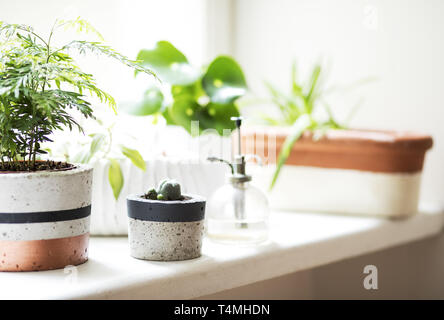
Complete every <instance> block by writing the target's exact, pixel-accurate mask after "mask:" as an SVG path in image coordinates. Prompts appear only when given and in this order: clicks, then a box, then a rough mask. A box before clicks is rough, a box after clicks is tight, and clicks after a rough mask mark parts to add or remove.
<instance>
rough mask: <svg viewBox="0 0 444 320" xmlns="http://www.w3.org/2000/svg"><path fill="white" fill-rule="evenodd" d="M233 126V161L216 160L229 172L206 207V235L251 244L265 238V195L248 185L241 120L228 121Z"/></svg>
mask: <svg viewBox="0 0 444 320" xmlns="http://www.w3.org/2000/svg"><path fill="white" fill-rule="evenodd" d="M231 120H234V121H235V123H236V127H237V136H238V146H237V147H238V152H237V155H236V156H235V157H234V160H233V162H229V161H227V160H224V159H219V158H216V157H210V158H208V160H209V161H220V162H223V163H225V164H227V165H228V166H229V168H230V170H231V174H230V175H229V176H228V181H227V183H226V184H225V185H224V186H222V187H221V188H219V189H218V190H216V191H215V192H214V194H213V195H212V196H211V197H210V200H209V202H208V205H207V236H208V237H209V238H210V239H212V240H214V241H217V242H223V243H229V244H242V243H244V244H254V243H259V242H262V241H265V240H267V239H268V216H269V207H268V200H267V197H266V195H265V194H264V193H263V192H262V191H261V190H259V189H258V188H256V187H254V186H252V185H251V184H250V182H251V179H252V177H251V176H250V175H247V174H246V171H245V166H246V160H245V155H242V152H241V133H240V127H241V124H242V118H240V117H235V118H231Z"/></svg>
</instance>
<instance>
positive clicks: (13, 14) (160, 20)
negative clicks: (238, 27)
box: [0, 0, 206, 100]
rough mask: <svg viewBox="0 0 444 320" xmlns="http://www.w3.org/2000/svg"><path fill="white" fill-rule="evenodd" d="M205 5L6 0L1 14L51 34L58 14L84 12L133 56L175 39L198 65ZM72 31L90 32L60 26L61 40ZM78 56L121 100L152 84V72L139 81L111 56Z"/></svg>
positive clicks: (193, 1) (0, 1)
mask: <svg viewBox="0 0 444 320" xmlns="http://www.w3.org/2000/svg"><path fill="white" fill-rule="evenodd" d="M204 10H205V6H204V0H188V1H181V0H163V1H156V0H125V1H121V0H94V1H90V0H76V1H72V0H39V1H34V0H14V1H10V0H0V20H4V21H6V22H8V23H23V24H28V25H31V26H33V27H34V28H35V29H36V30H38V31H39V32H42V33H43V34H47V33H48V32H49V30H50V28H51V26H52V24H53V22H54V21H55V19H60V18H62V19H75V18H77V17H78V16H81V17H82V18H84V19H86V20H88V21H89V22H90V23H91V24H92V25H93V26H94V27H95V28H96V29H98V30H99V31H100V32H101V34H102V35H103V37H104V38H105V42H106V44H108V45H110V46H112V47H113V48H115V49H116V50H118V51H120V52H121V53H123V54H125V55H127V56H128V57H130V58H132V59H135V58H136V56H137V53H138V52H139V50H140V49H143V48H149V47H151V46H153V45H154V44H155V43H156V41H158V40H169V41H171V42H172V43H173V44H174V45H176V46H177V47H178V48H179V49H180V50H182V51H183V52H184V53H185V54H186V55H187V56H188V58H189V59H190V60H191V61H192V62H193V63H196V64H198V65H199V64H201V63H202V62H203V61H202V60H203V55H204V51H205V50H204V49H205V48H204V43H205V38H206V33H205V28H204V24H205V19H204V16H203V13H204ZM68 36H73V37H76V38H83V37H85V36H84V35H82V34H80V35H76V34H72V33H69V32H68V33H64V32H60V33H59V34H57V35H56V40H57V39H58V40H59V43H65V42H66V41H68V40H70V39H69V38H68ZM95 40H97V39H95ZM78 62H79V63H80V64H81V66H82V67H83V68H84V69H85V71H87V72H90V73H92V74H94V75H95V76H96V78H97V81H98V83H99V85H100V86H101V87H102V88H104V89H105V90H106V91H108V92H110V93H112V94H113V96H114V97H115V98H117V99H118V100H130V99H131V98H133V95H135V94H137V93H140V92H139V89H140V88H144V87H145V86H146V81H147V80H146V78H145V79H143V81H138V82H136V81H134V73H133V71H132V70H130V69H129V68H127V67H124V66H122V65H120V64H118V63H113V61H109V60H108V59H103V58H100V59H97V58H96V57H94V56H93V57H87V58H79V59H78Z"/></svg>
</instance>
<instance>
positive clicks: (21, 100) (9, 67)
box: [0, 18, 154, 171]
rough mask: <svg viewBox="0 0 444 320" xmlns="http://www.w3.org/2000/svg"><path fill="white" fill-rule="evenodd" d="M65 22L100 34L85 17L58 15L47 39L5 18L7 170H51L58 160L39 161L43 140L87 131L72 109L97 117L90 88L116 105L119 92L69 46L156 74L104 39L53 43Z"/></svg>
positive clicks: (2, 99)
mask: <svg viewBox="0 0 444 320" xmlns="http://www.w3.org/2000/svg"><path fill="white" fill-rule="evenodd" d="M62 27H75V28H77V29H78V30H79V31H86V32H94V33H96V34H99V33H98V32H97V31H96V30H95V29H94V28H93V27H92V26H91V25H90V24H88V23H87V22H86V21H85V20H82V19H80V18H77V19H76V20H70V21H58V20H56V22H55V23H54V25H53V27H52V29H51V31H50V33H49V37H48V38H47V39H45V38H44V37H42V36H41V35H39V34H37V33H36V32H35V31H34V29H33V28H32V27H30V26H26V25H18V24H8V23H5V22H0V46H1V47H0V111H1V113H0V158H1V164H0V170H1V171H35V170H44V169H51V168H52V167H53V163H52V162H38V161H36V158H37V156H39V155H41V154H44V153H46V151H45V150H43V148H42V143H44V142H47V141H51V139H50V135H51V134H52V133H53V132H54V131H55V130H60V129H63V128H66V127H67V128H69V129H70V130H72V129H73V128H74V127H77V128H78V129H79V130H82V128H81V126H80V125H79V123H78V122H77V121H76V120H75V119H74V117H73V116H72V115H71V111H73V110H74V111H78V112H79V113H80V114H81V115H82V116H83V117H85V118H91V117H93V109H92V107H91V104H90V102H88V100H87V97H86V96H85V95H84V93H88V94H90V95H92V96H96V97H97V98H99V99H100V101H101V102H103V103H107V104H108V105H109V106H111V107H112V108H113V109H115V106H116V103H115V101H114V99H113V97H112V96H111V95H109V94H108V93H106V92H104V91H103V90H101V89H99V88H98V87H97V85H96V82H95V80H94V77H93V76H92V75H91V74H88V73H86V72H83V71H82V70H81V69H80V68H79V67H78V66H77V64H76V63H75V61H74V60H73V58H72V57H71V56H70V55H69V50H76V51H78V52H79V53H81V54H86V53H88V52H89V53H96V54H100V55H104V56H108V57H110V58H113V59H116V60H117V61H119V62H121V63H123V64H125V65H127V66H128V67H131V68H133V69H135V70H137V71H138V72H143V73H146V74H149V75H154V73H153V72H152V71H151V70H149V69H147V68H145V67H143V66H140V65H139V64H138V63H136V62H135V61H133V60H130V59H128V58H127V57H125V56H123V55H121V54H120V53H118V52H116V51H115V50H113V49H112V48H110V47H108V46H106V45H104V44H102V43H101V42H89V41H83V40H73V41H70V42H69V43H67V44H65V45H62V46H60V47H53V46H52V39H53V36H54V35H55V34H56V32H57V31H59V29H60V28H62ZM65 165H67V164H65Z"/></svg>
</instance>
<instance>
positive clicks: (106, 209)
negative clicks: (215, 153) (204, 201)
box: [91, 159, 227, 235]
mask: <svg viewBox="0 0 444 320" xmlns="http://www.w3.org/2000/svg"><path fill="white" fill-rule="evenodd" d="M146 164H147V169H146V171H145V172H143V171H141V170H140V169H138V168H137V167H135V166H134V165H133V164H132V163H131V162H130V161H129V160H127V159H124V160H121V161H120V165H121V167H122V171H123V175H124V178H125V185H124V187H123V189H122V192H121V193H120V197H119V199H118V201H116V200H115V199H114V196H113V193H112V190H111V187H110V185H109V182H108V163H107V161H104V160H101V161H99V162H97V163H96V164H95V165H94V185H93V195H92V199H93V200H92V201H93V203H94V205H93V207H92V215H91V234H94V235H127V234H128V216H127V207H126V197H127V196H128V195H130V194H138V193H141V191H142V192H144V191H147V190H148V189H149V188H151V187H153V186H157V185H158V184H159V182H160V181H161V180H163V179H165V178H173V179H176V180H177V181H179V182H180V184H181V185H182V189H183V190H182V192H183V193H190V194H199V195H202V196H204V197H209V196H210V195H211V194H212V193H213V192H214V191H215V190H216V189H217V188H218V187H220V186H221V185H222V184H223V183H224V179H225V174H226V171H227V170H226V168H225V166H223V165H221V164H219V163H210V162H200V163H197V162H196V161H189V162H187V161H184V160H180V161H179V160H175V159H155V160H148V161H147V162H146Z"/></svg>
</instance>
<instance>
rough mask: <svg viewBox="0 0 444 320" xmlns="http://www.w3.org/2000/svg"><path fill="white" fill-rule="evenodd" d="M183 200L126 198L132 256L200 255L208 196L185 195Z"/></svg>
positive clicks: (169, 258)
mask: <svg viewBox="0 0 444 320" xmlns="http://www.w3.org/2000/svg"><path fill="white" fill-rule="evenodd" d="M184 197H185V199H184V200H178V201H159V200H149V199H145V198H142V195H130V196H128V198H127V205H128V217H129V228H128V237H129V243H130V251H131V256H133V257H134V258H137V259H144V260H155V261H177V260H188V259H193V258H197V257H200V255H201V248H202V237H203V231H204V217H205V199H204V198H203V197H200V196H195V195H184Z"/></svg>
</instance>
